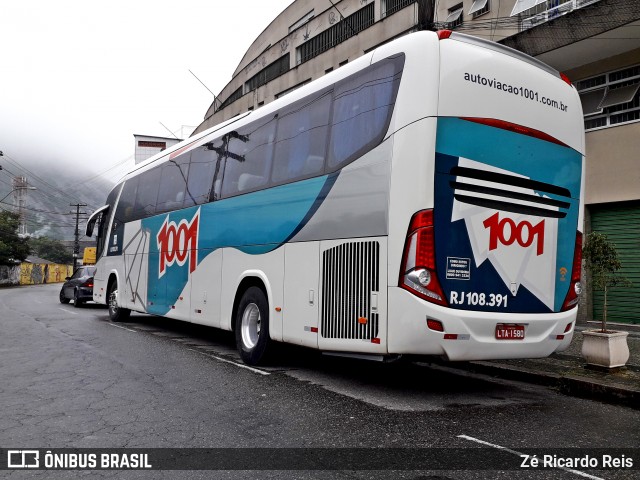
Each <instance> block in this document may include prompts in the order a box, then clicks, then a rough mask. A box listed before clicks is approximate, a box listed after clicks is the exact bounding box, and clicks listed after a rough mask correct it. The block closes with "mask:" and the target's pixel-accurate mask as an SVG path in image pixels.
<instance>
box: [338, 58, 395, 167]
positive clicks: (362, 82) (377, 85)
mask: <svg viewBox="0 0 640 480" xmlns="http://www.w3.org/2000/svg"><path fill="white" fill-rule="evenodd" d="M400 68H401V63H400V61H399V59H396V60H395V61H394V60H391V61H389V60H387V61H383V62H381V63H380V64H376V65H373V66H371V67H369V68H368V69H366V70H364V71H363V72H361V73H360V74H357V75H355V76H353V77H351V78H347V79H346V80H345V81H344V82H342V83H340V84H338V85H337V86H336V90H335V95H334V102H333V117H332V119H331V140H330V143H329V167H330V168H335V167H338V166H341V165H344V164H346V163H348V162H350V161H352V160H354V159H355V158H357V157H359V156H361V155H363V154H364V153H366V152H367V151H368V150H370V149H371V148H373V147H375V146H376V145H377V144H378V143H380V142H381V141H382V139H383V138H384V134H385V133H386V131H387V129H388V125H389V120H390V119H391V113H392V111H393V105H394V103H395V97H396V94H397V91H398V85H399V83H400Z"/></svg>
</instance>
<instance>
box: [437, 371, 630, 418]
mask: <svg viewBox="0 0 640 480" xmlns="http://www.w3.org/2000/svg"><path fill="white" fill-rule="evenodd" d="M448 366H449V367H453V368H457V369H460V370H467V371H471V372H474V373H481V374H485V375H489V376H493V377H500V378H503V379H507V380H516V381H520V382H527V383H533V384H536V385H542V386H547V387H552V388H556V389H557V390H558V391H560V392H561V393H563V394H565V395H570V396H574V397H580V398H586V399H589V400H599V401H602V402H606V403H612V404H616V405H624V406H626V407H631V408H633V409H636V410H640V389H633V388H626V387H624V386H619V385H608V384H606V383H602V382H598V381H597V380H594V379H591V378H587V377H580V376H574V375H570V376H563V375H560V374H557V373H553V372H541V371H534V370H529V369H527V368H522V367H515V366H511V365H504V364H502V365H496V364H494V363H490V362H484V361H482V362H469V363H466V364H448Z"/></svg>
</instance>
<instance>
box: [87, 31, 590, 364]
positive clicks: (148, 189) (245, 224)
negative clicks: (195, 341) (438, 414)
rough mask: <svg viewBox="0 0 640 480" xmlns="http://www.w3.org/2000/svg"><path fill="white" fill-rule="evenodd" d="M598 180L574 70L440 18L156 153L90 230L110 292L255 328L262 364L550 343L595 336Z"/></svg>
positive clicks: (122, 299) (102, 281)
mask: <svg viewBox="0 0 640 480" xmlns="http://www.w3.org/2000/svg"><path fill="white" fill-rule="evenodd" d="M583 191H584V130H583V118H582V109H581V104H580V100H579V97H578V94H577V92H576V90H575V88H574V87H573V86H572V85H571V83H570V81H568V79H567V78H566V77H565V76H564V75H562V74H560V73H558V72H557V71H555V70H554V69H552V68H550V67H548V66H546V65H544V64H542V63H540V62H538V61H537V60H535V59H533V58H530V57H528V56H526V55H523V54H521V53H519V52H517V51H515V50H511V49H508V48H506V47H503V46H500V45H497V44H495V43H491V42H487V41H484V40H479V39H477V38H474V37H470V36H466V35H461V34H456V33H451V32H449V31H441V32H438V33H435V32H418V33H414V34H410V35H407V36H405V37H402V38H400V39H397V40H395V41H392V42H390V43H387V44H385V45H383V46H381V47H379V48H377V49H375V50H374V51H372V52H369V53H367V54H365V55H363V56H362V57H360V58H358V59H357V60H355V61H353V62H352V63H349V64H347V65H345V66H344V67H342V68H340V69H338V70H336V71H334V72H331V73H329V74H328V75H325V76H324V77H322V78H320V79H318V80H316V81H314V82H312V83H309V84H307V85H305V86H303V87H301V88H299V89H298V90H295V91H294V92H292V93H290V94H288V95H287V96H286V97H284V98H280V99H277V100H275V101H273V102H272V103H270V104H268V105H266V106H264V107H262V108H260V109H258V110H255V111H252V112H248V113H246V114H244V115H241V116H238V117H236V118H234V119H232V120H230V121H227V122H225V123H223V124H221V125H219V126H216V127H213V128H211V129H209V130H207V131H205V132H202V133H200V134H198V135H196V136H193V137H191V138H189V139H188V140H186V141H184V142H182V143H180V144H178V145H176V146H175V147H172V148H170V149H169V150H167V151H164V152H161V153H159V154H158V155H156V156H155V157H153V158H151V159H149V160H148V161H147V162H146V163H144V164H143V165H140V166H138V167H136V168H135V169H134V170H133V171H132V172H131V173H130V174H128V175H127V176H126V177H125V178H124V180H123V181H122V182H121V183H120V184H118V185H117V186H116V187H115V188H114V189H113V191H111V193H110V194H109V196H108V198H107V202H106V205H105V206H104V207H102V208H101V209H99V210H97V211H96V212H95V213H94V214H93V215H92V217H91V218H90V220H89V224H88V226H87V233H88V234H89V235H90V236H91V233H92V231H93V230H94V229H95V228H94V227H96V225H97V237H98V252H99V253H98V256H99V258H98V260H97V272H96V275H95V284H94V293H93V295H94V296H93V298H94V300H95V301H96V302H100V303H105V304H108V305H109V315H110V317H111V319H112V320H113V321H119V320H123V319H125V318H126V317H127V316H128V315H129V312H130V311H137V312H146V313H150V314H154V315H160V316H164V317H168V318H174V319H176V320H182V321H188V322H194V323H198V324H204V325H210V326H213V327H218V328H221V329H225V330H233V331H235V338H236V341H237V346H238V350H239V352H240V354H241V356H242V359H243V360H244V361H245V362H247V363H249V364H257V363H259V362H260V361H261V360H262V359H263V357H264V354H265V352H266V351H267V350H268V347H269V345H270V344H272V343H273V342H274V341H275V342H289V343H293V344H299V345H305V346H308V347H311V348H315V349H319V350H322V351H325V352H334V353H342V354H358V355H359V356H367V355H370V356H372V357H384V356H393V355H401V354H416V355H437V356H442V357H445V358H447V359H449V360H477V359H497V358H522V357H543V356H547V355H549V354H551V353H553V352H556V351H560V350H563V349H565V348H566V347H567V346H568V345H569V343H570V341H571V338H572V334H573V330H574V324H575V319H576V312H577V302H578V295H579V293H580V288H581V287H580V261H581V243H582V234H581V226H582V223H583V204H582V197H583Z"/></svg>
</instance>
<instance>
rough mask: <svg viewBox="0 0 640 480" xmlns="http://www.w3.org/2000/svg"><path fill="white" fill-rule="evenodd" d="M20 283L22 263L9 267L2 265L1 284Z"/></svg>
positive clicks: (0, 271)
mask: <svg viewBox="0 0 640 480" xmlns="http://www.w3.org/2000/svg"><path fill="white" fill-rule="evenodd" d="M19 284H20V265H16V266H15V267H8V266H6V265H0V286H2V287H4V286H9V285H19Z"/></svg>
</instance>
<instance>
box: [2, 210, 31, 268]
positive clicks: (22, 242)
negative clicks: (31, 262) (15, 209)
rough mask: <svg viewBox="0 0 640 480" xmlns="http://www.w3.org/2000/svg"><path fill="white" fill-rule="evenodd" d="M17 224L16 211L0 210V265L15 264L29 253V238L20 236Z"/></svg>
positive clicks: (18, 222)
mask: <svg viewBox="0 0 640 480" xmlns="http://www.w3.org/2000/svg"><path fill="white" fill-rule="evenodd" d="M19 226H20V216H19V215H18V214H17V213H12V212H6V211H3V212H0V265H15V264H17V263H20V262H22V261H23V260H24V259H25V258H27V256H28V255H29V252H30V247H29V239H28V238H20V236H19V235H18V227H19Z"/></svg>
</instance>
